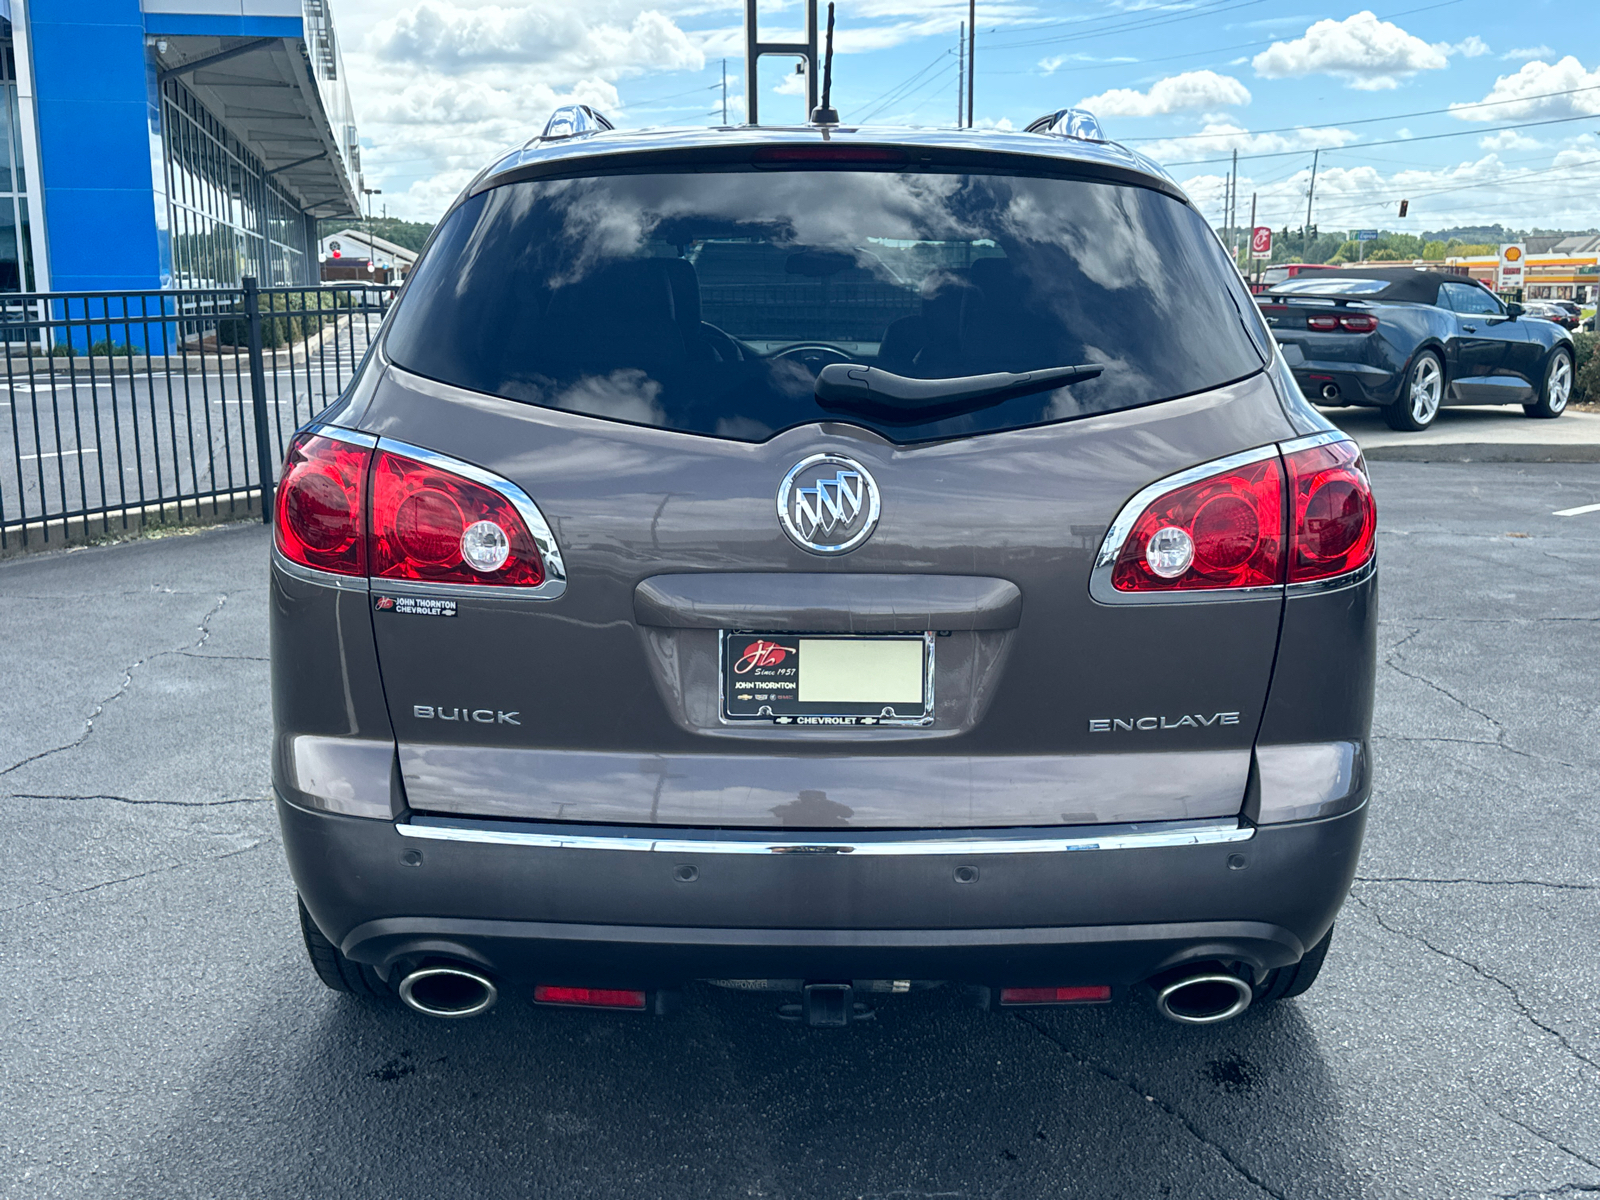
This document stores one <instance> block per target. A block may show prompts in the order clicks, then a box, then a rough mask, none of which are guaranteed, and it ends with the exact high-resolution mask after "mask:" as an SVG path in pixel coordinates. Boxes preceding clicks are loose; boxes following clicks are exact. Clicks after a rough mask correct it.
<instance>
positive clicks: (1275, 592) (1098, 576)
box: [1089, 435, 1320, 604]
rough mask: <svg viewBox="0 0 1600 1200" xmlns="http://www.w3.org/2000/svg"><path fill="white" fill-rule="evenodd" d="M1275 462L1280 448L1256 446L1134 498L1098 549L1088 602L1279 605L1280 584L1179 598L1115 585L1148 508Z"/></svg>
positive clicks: (1172, 478) (1157, 483)
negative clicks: (1180, 492)
mask: <svg viewBox="0 0 1600 1200" xmlns="http://www.w3.org/2000/svg"><path fill="white" fill-rule="evenodd" d="M1319 436H1320V435H1319ZM1277 457H1278V445H1277V443H1275V442H1273V443H1269V444H1267V445H1265V446H1257V447H1256V448H1255V449H1254V450H1241V451H1240V452H1239V453H1237V454H1229V455H1225V456H1224V457H1222V458H1214V459H1212V460H1211V461H1210V462H1204V463H1201V464H1199V465H1198V466H1194V467H1189V468H1187V469H1185V470H1182V471H1179V472H1178V473H1177V474H1176V475H1168V476H1167V477H1166V478H1165V479H1158V480H1156V481H1155V482H1154V483H1152V484H1150V485H1149V486H1148V487H1145V488H1141V489H1140V490H1139V491H1137V492H1135V493H1134V495H1133V498H1132V499H1131V500H1129V501H1128V502H1127V503H1126V504H1124V505H1123V506H1122V508H1121V510H1120V511H1119V512H1118V513H1117V516H1116V519H1115V520H1113V521H1112V522H1111V528H1109V529H1107V530H1106V536H1105V538H1104V540H1102V541H1101V543H1100V552H1099V553H1098V554H1096V555H1095V559H1094V569H1093V570H1091V571H1090V573H1089V595H1090V597H1091V598H1093V599H1094V600H1096V601H1097V602H1099V603H1101V604H1215V603H1217V602H1219V601H1237V600H1263V599H1271V598H1277V599H1281V598H1282V596H1283V585H1282V584H1276V583H1273V584H1266V585H1264V586H1262V587H1247V588H1190V589H1187V590H1185V591H1181V592H1119V591H1118V590H1117V589H1116V588H1115V587H1114V586H1112V583H1111V573H1112V571H1113V570H1114V569H1115V567H1116V565H1117V556H1118V555H1119V554H1121V553H1122V547H1123V545H1124V544H1125V543H1126V542H1127V540H1128V535H1129V534H1130V533H1132V532H1133V527H1134V524H1135V523H1136V522H1137V521H1138V520H1139V516H1140V514H1141V513H1143V512H1144V510H1145V509H1146V508H1148V507H1150V505H1152V504H1154V503H1155V502H1156V501H1157V500H1159V499H1161V497H1162V496H1165V495H1167V494H1168V493H1169V492H1175V491H1177V490H1178V489H1179V488H1183V487H1188V486H1189V485H1190V484H1191V483H1198V482H1199V481H1200V480H1202V479H1209V478H1210V477H1211V476H1213V475H1220V474H1222V473H1223V472H1225V471H1232V470H1236V469H1237V468H1239V467H1247V466H1249V465H1250V464H1251V463H1258V462H1262V461H1264V460H1266V459H1269V458H1277Z"/></svg>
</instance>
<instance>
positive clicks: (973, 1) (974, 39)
mask: <svg viewBox="0 0 1600 1200" xmlns="http://www.w3.org/2000/svg"><path fill="white" fill-rule="evenodd" d="M751 3H752V4H753V3H755V0H751ZM977 73H978V0H967V128H968V129H971V128H972V98H973V95H974V94H975V93H974V83H975V77H976V75H977Z"/></svg>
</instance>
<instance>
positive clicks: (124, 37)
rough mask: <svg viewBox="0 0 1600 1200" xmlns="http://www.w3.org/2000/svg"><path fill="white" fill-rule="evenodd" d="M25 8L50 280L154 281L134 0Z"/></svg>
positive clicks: (77, 0)
mask: <svg viewBox="0 0 1600 1200" xmlns="http://www.w3.org/2000/svg"><path fill="white" fill-rule="evenodd" d="M29 8H30V11H29V17H30V20H29V34H30V37H31V40H32V50H33V67H34V78H35V90H36V94H37V96H38V116H39V157H40V160H41V166H42V174H43V180H42V183H43V193H44V205H45V213H46V216H47V219H48V230H49V237H50V279H51V286H52V287H53V288H55V289H56V290H77V289H80V288H112V287H125V288H158V287H161V286H162V284H163V283H164V282H165V280H163V278H162V275H161V260H162V255H161V248H160V246H159V244H158V239H159V236H160V230H159V229H158V227H157V219H156V192H157V190H158V186H159V181H158V180H156V179H155V178H154V177H153V173H152V167H151V158H150V111H151V110H150V97H149V65H148V57H147V54H146V52H145V44H144V38H145V31H144V15H143V13H141V12H140V11H139V0H33V3H32V4H31V5H30V6H29Z"/></svg>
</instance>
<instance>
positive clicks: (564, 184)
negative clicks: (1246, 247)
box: [386, 171, 1266, 442]
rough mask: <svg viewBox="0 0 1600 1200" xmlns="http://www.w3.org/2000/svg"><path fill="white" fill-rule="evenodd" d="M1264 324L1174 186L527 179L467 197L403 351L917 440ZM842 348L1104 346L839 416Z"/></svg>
mask: <svg viewBox="0 0 1600 1200" xmlns="http://www.w3.org/2000/svg"><path fill="white" fill-rule="evenodd" d="M1265 336H1266V335H1265V333H1264V331H1263V330H1262V329H1261V327H1260V326H1259V324H1258V322H1257V318H1256V314H1255V311H1254V306H1253V305H1251V304H1250V302H1249V297H1248V296H1246V295H1245V294H1244V292H1243V290H1242V288H1241V287H1240V284H1239V280H1238V278H1237V275H1236V273H1235V272H1233V271H1232V270H1231V269H1230V268H1229V265H1228V261H1227V258H1226V256H1225V255H1224V254H1223V253H1222V251H1221V249H1220V247H1219V246H1218V244H1217V240H1216V238H1215V237H1214V236H1213V235H1212V234H1211V232H1210V230H1209V229H1207V227H1206V225H1205V222H1204V221H1203V220H1202V218H1201V217H1200V216H1199V215H1198V214H1196V213H1195V212H1194V211H1193V210H1192V209H1191V208H1190V207H1189V206H1188V205H1186V204H1184V203H1182V202H1181V201H1178V200H1175V199H1173V198H1171V197H1169V196H1167V195H1164V194H1162V193H1160V192H1158V191H1155V190H1152V189H1147V188H1141V187H1133V186H1123V185H1118V184H1111V183H1104V182H1092V181H1087V180H1074V179H1049V178H1031V177H1030V178H1022V177H1014V176H999V175H963V174H919V175H908V174H900V173H893V172H871V171H734V172H722V173H685V174H653V175H645V174H636V175H612V176H601V177H595V178H584V179H565V180H559V181H533V182H520V183H512V184H506V185H503V186H500V187H497V188H493V189H490V190H488V191H486V192H484V193H483V194H480V195H478V196H476V197H473V198H472V199H470V200H468V201H467V202H466V203H464V204H462V205H461V206H460V207H458V208H457V209H456V210H455V211H454V212H453V213H452V214H451V215H450V217H449V218H448V219H447V220H446V222H445V223H444V225H443V227H442V228H441V229H440V231H439V233H438V235H437V237H436V239H435V242H434V244H433V246H432V247H431V248H430V250H429V251H428V253H427V254H426V255H425V257H424V260H423V262H422V263H421V265H420V266H419V268H418V269H417V271H416V273H415V275H414V277H413V278H412V280H411V283H410V286H409V287H408V289H407V291H406V294H405V297H404V299H403V300H402V302H401V304H400V307H399V311H398V312H397V313H396V314H395V319H394V323H393V326H392V328H391V330H390V333H389V335H388V339H387V343H386V348H387V350H388V353H389V354H390V356H391V357H392V358H393V360H394V361H395V362H396V363H397V364H399V365H400V366H402V367H404V368H406V369H408V370H411V371H414V372H416V373H418V374H421V375H424V376H428V377H430V378H433V379H437V380H440V381H443V382H446V383H450V384H455V385H458V386H461V387H465V388H470V389H473V390H476V391H481V392H488V393H492V394H495V395H499V396H504V397H507V398H510V399H514V400H520V401H524V402H526V403H530V404H538V405H544V406H547V407H552V408H559V409H565V410H568V411H573V412H579V413H585V414H588V415H591V416H599V417H606V418H611V419H615V420H621V421H628V422H634V423H638V424H643V425H652V426H658V427H662V428H667V429H673V430H679V431H683V432H689V433H697V434H706V435H712V436H717V437H724V438H733V439H738V440H745V441H762V440H765V439H766V438H768V437H770V436H772V434H774V433H776V432H778V431H780V430H782V429H785V428H789V427H792V426H795V425H799V424H804V423H808V422H814V421H823V420H835V421H837V420H841V419H844V420H849V421H852V422H854V423H858V424H864V425H867V426H869V427H873V428H880V431H881V432H883V433H884V435H885V436H887V437H890V438H892V439H893V440H895V441H898V442H907V441H919V440H927V439H932V438H943V437H950V436H954V435H959V434H962V433H981V432H989V431H993V430H1000V429H1013V428H1018V427H1022V426H1027V425H1035V424H1040V423H1044V422H1049V421H1057V420H1063V419H1067V418H1072V417H1077V416H1083V415H1086V414H1091V413H1103V412H1109V411H1114V410H1117V409H1124V408H1129V407H1132V406H1135V405H1141V404H1148V403H1151V402H1155V401H1160V400H1165V399H1169V398H1172V397H1177V396H1183V395H1188V394H1191V393H1194V392H1198V391H1202V390H1205V389H1208V388H1213V387H1217V386H1219V385H1221V384H1224V383H1228V382H1231V381H1233V380H1237V379H1241V378H1243V377H1245V376H1247V375H1250V374H1252V373H1253V372H1255V371H1258V370H1260V369H1261V367H1262V365H1263V362H1264V358H1265V355H1264V352H1263V345H1264V343H1263V341H1262V339H1264V338H1265ZM833 363H855V364H864V365H866V366H870V367H876V368H878V369H879V370H882V371H888V372H891V373H893V374H895V375H900V376H906V377H910V378H914V379H950V378H955V377H960V376H973V375H982V374H987V373H992V372H999V371H1010V372H1026V371H1036V370H1039V369H1042V368H1047V367H1060V366H1065V365H1076V364H1097V365H1098V366H1099V367H1100V368H1101V369H1100V370H1099V371H1098V372H1096V373H1094V374H1092V375H1088V376H1081V375H1080V376H1078V377H1075V379H1074V380H1073V381H1070V382H1069V383H1068V385H1067V386H1062V387H1057V388H1054V389H1045V390H1041V391H1034V392H1031V393H1027V394H1021V395H1016V396H1012V397H1009V398H1006V399H1004V400H1002V401H1000V402H999V403H995V404H992V405H987V406H985V407H983V408H982V409H981V410H980V411H972V412H960V413H955V414H953V415H952V414H951V413H950V412H949V406H948V405H944V406H942V407H940V408H938V409H937V410H931V411H930V414H929V417H928V419H926V420H917V419H915V417H916V414H912V417H911V418H910V419H908V418H907V416H906V415H905V414H898V415H897V416H896V419H895V420H893V421H878V420H875V419H874V418H873V416H872V415H871V414H870V413H850V414H847V415H841V414H840V413H839V412H838V411H836V410H831V409H829V408H826V407H824V406H823V405H821V404H820V403H819V402H818V399H817V397H816V394H815V391H814V388H815V383H816V378H817V376H818V375H819V374H820V373H821V371H822V369H823V368H824V367H826V366H828V365H830V364H833Z"/></svg>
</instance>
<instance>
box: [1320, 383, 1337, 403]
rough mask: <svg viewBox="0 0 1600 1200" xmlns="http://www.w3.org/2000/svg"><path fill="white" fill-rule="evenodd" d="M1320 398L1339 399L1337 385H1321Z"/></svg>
mask: <svg viewBox="0 0 1600 1200" xmlns="http://www.w3.org/2000/svg"><path fill="white" fill-rule="evenodd" d="M1322 398H1323V399H1324V400H1337V399H1338V398H1339V385H1338V384H1337V383H1325V384H1323V385H1322Z"/></svg>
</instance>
